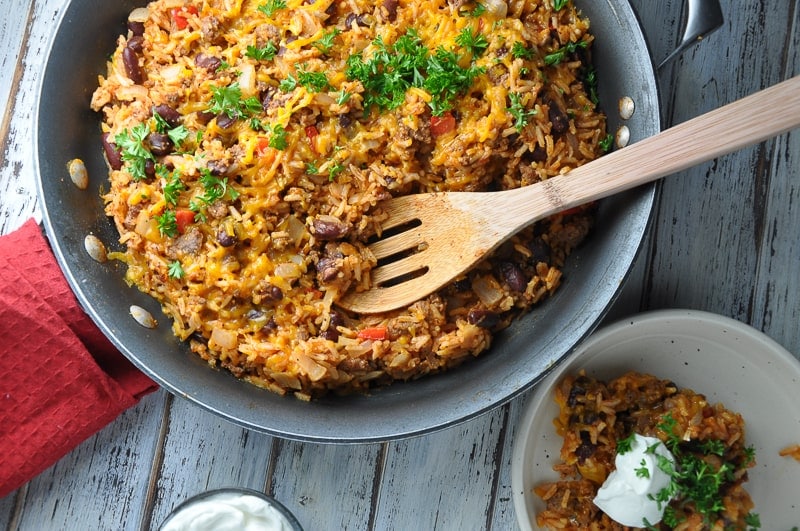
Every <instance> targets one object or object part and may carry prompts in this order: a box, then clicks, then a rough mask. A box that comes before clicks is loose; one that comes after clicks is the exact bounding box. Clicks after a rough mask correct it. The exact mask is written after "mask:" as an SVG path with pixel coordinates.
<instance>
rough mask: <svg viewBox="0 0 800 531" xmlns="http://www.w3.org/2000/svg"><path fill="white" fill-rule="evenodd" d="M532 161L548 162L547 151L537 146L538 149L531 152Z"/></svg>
mask: <svg viewBox="0 0 800 531" xmlns="http://www.w3.org/2000/svg"><path fill="white" fill-rule="evenodd" d="M531 160H533V161H534V162H544V161H546V160H547V150H546V149H545V148H543V147H542V146H540V145H539V144H536V147H535V148H533V151H531Z"/></svg>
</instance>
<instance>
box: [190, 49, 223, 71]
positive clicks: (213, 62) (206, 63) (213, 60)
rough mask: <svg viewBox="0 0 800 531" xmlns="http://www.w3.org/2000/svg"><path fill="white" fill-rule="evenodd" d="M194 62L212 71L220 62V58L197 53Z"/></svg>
mask: <svg viewBox="0 0 800 531" xmlns="http://www.w3.org/2000/svg"><path fill="white" fill-rule="evenodd" d="M194 64H196V65H197V66H199V67H200V68H205V69H206V70H208V71H209V72H214V71H216V70H217V68H219V67H220V65H221V64H222V59H220V58H219V57H214V56H213V55H207V54H204V53H199V54H197V55H196V56H195V58H194Z"/></svg>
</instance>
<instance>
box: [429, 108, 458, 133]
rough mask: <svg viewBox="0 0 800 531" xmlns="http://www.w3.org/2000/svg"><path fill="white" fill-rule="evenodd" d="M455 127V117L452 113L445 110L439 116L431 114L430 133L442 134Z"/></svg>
mask: <svg viewBox="0 0 800 531" xmlns="http://www.w3.org/2000/svg"><path fill="white" fill-rule="evenodd" d="M455 128H456V118H455V116H453V114H452V113H450V112H446V113H444V114H442V115H441V116H431V134H433V135H434V136H439V135H443V134H445V133H447V132H449V131H452V130H453V129H455Z"/></svg>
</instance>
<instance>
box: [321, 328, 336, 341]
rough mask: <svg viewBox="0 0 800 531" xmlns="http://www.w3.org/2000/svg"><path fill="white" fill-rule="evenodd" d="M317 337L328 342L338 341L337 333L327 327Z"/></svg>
mask: <svg viewBox="0 0 800 531" xmlns="http://www.w3.org/2000/svg"><path fill="white" fill-rule="evenodd" d="M319 337H321V338H322V339H327V340H329V341H338V340H339V331H338V330H336V329H335V328H333V327H328V328H326V329H325V330H323V331H322V332H320V333H319Z"/></svg>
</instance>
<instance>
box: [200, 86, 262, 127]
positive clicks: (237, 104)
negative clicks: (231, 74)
mask: <svg viewBox="0 0 800 531" xmlns="http://www.w3.org/2000/svg"><path fill="white" fill-rule="evenodd" d="M210 88H211V106H210V107H209V108H208V109H207V111H208V112H211V113H214V114H221V113H225V114H226V115H228V117H229V118H247V117H248V116H251V115H253V114H255V113H258V112H261V102H260V101H259V99H258V98H257V97H255V96H251V97H249V98H244V99H242V89H241V88H240V87H239V83H238V82H236V83H231V84H230V85H228V86H227V87H216V86H211V87H210Z"/></svg>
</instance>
